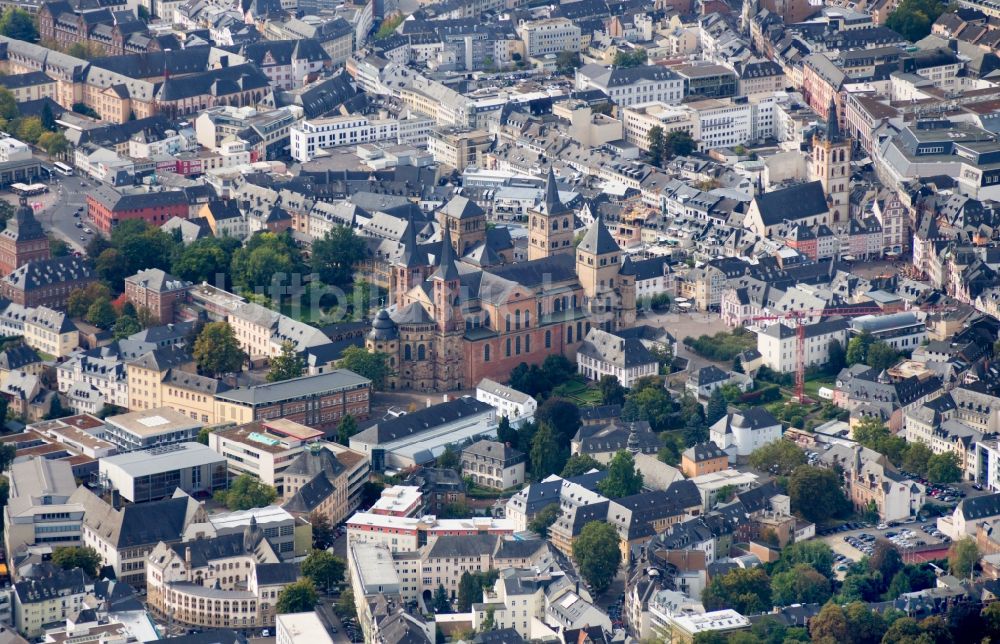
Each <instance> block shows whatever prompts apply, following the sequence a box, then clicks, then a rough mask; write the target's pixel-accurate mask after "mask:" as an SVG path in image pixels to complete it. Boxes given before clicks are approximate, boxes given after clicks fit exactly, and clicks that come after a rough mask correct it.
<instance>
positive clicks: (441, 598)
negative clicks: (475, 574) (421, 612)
mask: <svg viewBox="0 0 1000 644" xmlns="http://www.w3.org/2000/svg"><path fill="white" fill-rule="evenodd" d="M433 605H434V612H435V613H447V612H448V611H450V610H451V603H450V602H449V601H448V591H446V590H445V589H444V585H443V584H438V587H437V588H436V589H434V604H433Z"/></svg>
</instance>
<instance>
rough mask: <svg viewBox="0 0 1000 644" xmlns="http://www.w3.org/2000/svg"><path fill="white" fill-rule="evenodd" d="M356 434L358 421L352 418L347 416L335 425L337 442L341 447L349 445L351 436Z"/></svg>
mask: <svg viewBox="0 0 1000 644" xmlns="http://www.w3.org/2000/svg"><path fill="white" fill-rule="evenodd" d="M357 433H358V421H356V420H354V416H351V415H350V414H347V415H346V416H344V417H343V418H341V419H340V422H339V423H337V442H338V443H340V444H341V445H350V443H351V436H354V435H355V434H357Z"/></svg>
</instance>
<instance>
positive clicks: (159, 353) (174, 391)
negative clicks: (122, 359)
mask: <svg viewBox="0 0 1000 644" xmlns="http://www.w3.org/2000/svg"><path fill="white" fill-rule="evenodd" d="M175 370H177V371H186V372H187V373H188V374H190V375H191V376H194V375H195V366H194V361H193V360H192V359H191V357H190V356H189V355H188V354H187V352H185V351H182V350H180V349H177V348H175V347H161V348H159V349H156V350H154V351H150V352H149V353H146V354H143V355H141V356H139V357H138V358H136V359H135V360H132V361H130V362H128V363H126V364H125V373H126V378H127V380H128V392H129V393H128V398H129V402H128V408H129V410H130V411H138V410H141V409H155V408H156V407H165V406H170V407H172V408H174V409H177V411H180V412H181V413H184V414H187V415H190V412H191V411H196V412H197V413H199V414H200V413H201V412H202V410H203V409H206V410H212V412H214V408H215V404H214V403H215V401H214V399H211V400H208V401H207V402H206V403H204V404H203V403H201V402H199V401H192V400H190V399H186V402H187V404H186V405H181V400H182V399H185V398H184V397H185V391H186V390H184V389H182V387H181V385H180V383H179V382H176V381H177V377H176V376H170V374H171V372H172V371H175ZM168 377H169V379H170V382H171V383H172V384H171V385H170V386H169V387H164V382H165V381H166V380H167V379H168ZM165 389H168V391H165ZM187 395H190V394H187ZM213 395H214V394H213ZM166 398H170V401H171V403H172V404H170V405H168V404H167V401H166ZM192 404H193V405H195V406H193V407H192ZM178 405H180V406H181V407H183V409H181V408H178ZM206 413H209V412H207V411H206ZM209 415H214V414H212V413H209ZM191 417H192V418H196V420H200V418H197V417H195V416H191ZM204 422H208V423H212V422H215V421H214V420H208V421H204Z"/></svg>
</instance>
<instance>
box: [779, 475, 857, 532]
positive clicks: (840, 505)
mask: <svg viewBox="0 0 1000 644" xmlns="http://www.w3.org/2000/svg"><path fill="white" fill-rule="evenodd" d="M788 496H789V497H790V498H791V501H792V508H793V509H795V510H796V511H798V512H800V513H801V514H802V516H804V517H805V518H806V519H808V520H810V521H812V522H814V523H820V522H822V521H825V520H827V519H829V518H830V517H835V516H839V515H840V514H841V513H843V512H845V511H846V510H847V508H848V507H849V504H848V503H847V499H846V498H844V490H843V488H842V487H841V486H840V477H838V476H837V473H836V472H834V471H833V470H828V469H823V468H818V467H812V466H810V465H800V466H799V467H797V468H795V471H794V472H792V476H791V477H790V478H789V480H788Z"/></svg>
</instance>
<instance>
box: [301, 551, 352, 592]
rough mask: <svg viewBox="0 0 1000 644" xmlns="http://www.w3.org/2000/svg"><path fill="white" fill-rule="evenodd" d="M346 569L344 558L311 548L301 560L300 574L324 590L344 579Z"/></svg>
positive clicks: (327, 590) (330, 588)
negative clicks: (303, 559)
mask: <svg viewBox="0 0 1000 644" xmlns="http://www.w3.org/2000/svg"><path fill="white" fill-rule="evenodd" d="M346 570H347V564H345V563H344V560H343V559H341V558H340V557H338V556H336V555H334V554H333V553H332V552H327V551H326V550H313V551H312V552H310V553H309V555H308V556H307V557H306V559H305V561H303V562H302V574H303V575H304V576H306V577H308V578H309V579H312V580H313V583H315V584H316V586H317V587H318V588H322V589H323V590H325V591H326V592H330V591H331V590H333V589H334V588H335V587H336V586H337V585H338V584H340V583H341V582H342V581H344V572H345V571H346Z"/></svg>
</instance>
